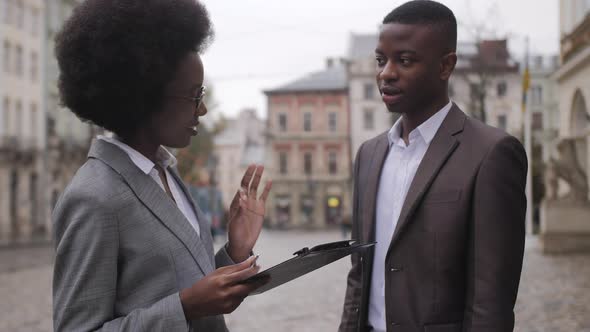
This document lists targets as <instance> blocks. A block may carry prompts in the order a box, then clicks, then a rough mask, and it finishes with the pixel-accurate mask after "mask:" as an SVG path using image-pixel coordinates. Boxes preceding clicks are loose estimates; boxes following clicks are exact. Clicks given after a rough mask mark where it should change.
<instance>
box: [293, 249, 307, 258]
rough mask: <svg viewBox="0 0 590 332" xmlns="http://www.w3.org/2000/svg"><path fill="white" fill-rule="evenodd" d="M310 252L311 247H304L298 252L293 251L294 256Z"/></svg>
mask: <svg viewBox="0 0 590 332" xmlns="http://www.w3.org/2000/svg"><path fill="white" fill-rule="evenodd" d="M307 254H309V248H308V247H304V248H302V249H299V250H297V251H296V252H294V253H293V256H304V255H307Z"/></svg>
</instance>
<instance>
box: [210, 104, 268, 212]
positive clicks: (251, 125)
mask: <svg viewBox="0 0 590 332" xmlns="http://www.w3.org/2000/svg"><path fill="white" fill-rule="evenodd" d="M265 126H266V123H265V122H264V121H263V120H262V119H260V118H259V117H258V116H257V115H256V110H253V109H245V110H243V111H241V112H240V114H239V115H238V116H237V118H235V119H230V120H228V121H227V124H226V126H225V128H224V129H223V130H222V131H221V132H220V133H219V134H217V135H216V136H215V137H214V138H213V153H214V155H215V163H216V165H215V172H214V178H213V180H214V182H215V185H216V186H217V187H218V189H219V190H220V191H221V198H222V201H223V207H224V209H226V210H228V209H229V205H230V204H231V201H232V199H233V197H234V195H235V194H236V192H237V190H238V188H239V186H240V182H241V180H242V176H243V174H244V172H246V169H247V168H248V165H250V164H256V165H262V166H264V165H265V158H264V152H265V135H264V132H265ZM266 173H268V171H266V172H265V175H264V177H263V179H262V180H261V185H260V187H259V192H260V193H262V188H263V186H264V181H265V179H266V178H268V176H266Z"/></svg>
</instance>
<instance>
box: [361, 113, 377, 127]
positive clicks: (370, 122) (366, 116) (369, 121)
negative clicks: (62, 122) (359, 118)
mask: <svg viewBox="0 0 590 332" xmlns="http://www.w3.org/2000/svg"><path fill="white" fill-rule="evenodd" d="M363 124H364V128H365V130H373V129H375V111H373V110H372V109H366V110H364V113H363Z"/></svg>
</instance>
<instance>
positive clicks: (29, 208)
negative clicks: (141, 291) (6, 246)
mask: <svg viewBox="0 0 590 332" xmlns="http://www.w3.org/2000/svg"><path fill="white" fill-rule="evenodd" d="M76 3H77V1H73V0H56V1H42V0H0V45H1V46H0V64H1V68H0V73H1V75H0V241H2V242H14V241H16V242H23V241H30V240H39V239H41V240H46V239H48V238H49V234H50V232H51V222H50V215H51V210H52V208H53V205H54V203H55V201H56V200H57V197H58V196H59V194H60V193H61V191H62V190H63V188H64V187H65V185H66V183H67V182H68V181H69V179H70V178H71V176H73V174H74V172H75V170H76V169H77V168H78V167H79V165H80V164H81V163H82V162H83V161H84V160H85V156H86V152H87V147H88V137H89V134H90V132H89V129H88V126H87V125H85V124H83V123H82V122H81V121H80V120H78V119H77V118H76V117H75V116H73V115H72V114H70V112H68V111H67V110H64V109H62V108H61V107H59V106H58V105H59V102H58V98H59V97H58V93H57V77H58V68H57V63H56V60H55V57H54V52H53V48H54V43H53V39H54V37H55V34H56V32H57V31H58V30H59V29H60V27H61V25H62V24H63V22H64V20H65V19H66V18H67V17H68V16H69V15H70V13H71V11H72V8H73V7H74V6H75V4H76Z"/></svg>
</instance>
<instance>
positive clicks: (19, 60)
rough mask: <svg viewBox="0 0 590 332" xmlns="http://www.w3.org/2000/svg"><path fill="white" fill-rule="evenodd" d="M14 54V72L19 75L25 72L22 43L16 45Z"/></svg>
mask: <svg viewBox="0 0 590 332" xmlns="http://www.w3.org/2000/svg"><path fill="white" fill-rule="evenodd" d="M15 51H16V52H15V54H14V61H15V64H14V73H15V74H16V75H18V76H22V74H23V48H22V46H20V45H16V48H15Z"/></svg>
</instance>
